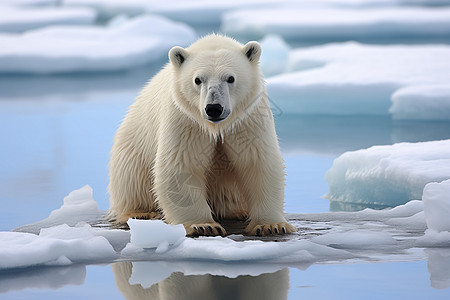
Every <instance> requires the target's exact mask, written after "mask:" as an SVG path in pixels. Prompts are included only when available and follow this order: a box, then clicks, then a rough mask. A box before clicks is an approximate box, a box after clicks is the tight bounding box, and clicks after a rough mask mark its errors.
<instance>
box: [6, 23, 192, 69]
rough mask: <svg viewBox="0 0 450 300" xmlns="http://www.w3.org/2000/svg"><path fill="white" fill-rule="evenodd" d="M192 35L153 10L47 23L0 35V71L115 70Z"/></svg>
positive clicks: (159, 54) (189, 39)
mask: <svg viewBox="0 0 450 300" xmlns="http://www.w3.org/2000/svg"><path fill="white" fill-rule="evenodd" d="M195 38H196V35H195V32H194V31H193V30H192V29H191V28H190V27H188V26H187V25H184V24H180V23H174V22H172V21H170V20H168V19H165V18H163V17H158V16H152V15H144V16H139V17H136V18H134V19H131V20H129V21H123V22H120V21H119V22H117V20H116V21H114V22H112V25H111V26H108V27H106V28H105V27H98V26H70V27H67V26H50V27H46V28H43V29H37V30H33V31H28V32H26V33H24V34H0V44H8V47H3V48H0V73H34V74H50V73H67V72H89V71H119V70H125V69H130V68H133V67H137V66H141V65H145V64H148V63H149V62H151V61H154V60H157V59H160V58H161V57H164V56H166V55H167V52H168V50H169V49H170V48H171V47H173V46H175V45H180V46H186V45H188V44H189V43H191V42H192V41H193V40H194V39H195Z"/></svg>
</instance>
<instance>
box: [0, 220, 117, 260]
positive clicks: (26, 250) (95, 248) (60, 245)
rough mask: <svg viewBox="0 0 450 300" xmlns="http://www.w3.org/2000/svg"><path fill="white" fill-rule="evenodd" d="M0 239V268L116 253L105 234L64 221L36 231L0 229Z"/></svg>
mask: <svg viewBox="0 0 450 300" xmlns="http://www.w3.org/2000/svg"><path fill="white" fill-rule="evenodd" d="M61 230H62V231H61ZM0 241H1V244H2V247H1V248H0V269H9V268H23V267H30V266H37V265H68V264H72V263H80V262H85V263H87V262H97V261H98V262H101V261H110V260H111V259H114V258H116V257H117V254H116V252H115V251H114V249H113V247H112V246H111V244H110V243H109V242H108V240H107V239H106V238H104V237H101V236H96V235H93V234H92V233H91V232H90V231H86V230H84V228H81V232H80V230H79V229H78V228H74V227H69V226H68V225H60V226H55V227H51V228H48V229H43V230H42V231H41V233H40V234H39V235H35V234H33V233H24V232H0Z"/></svg>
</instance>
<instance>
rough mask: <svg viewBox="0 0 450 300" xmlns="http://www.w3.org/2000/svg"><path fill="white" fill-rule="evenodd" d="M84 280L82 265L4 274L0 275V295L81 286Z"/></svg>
mask: <svg viewBox="0 0 450 300" xmlns="http://www.w3.org/2000/svg"><path fill="white" fill-rule="evenodd" d="M85 278H86V266H84V265H74V266H68V267H54V268H47V267H43V268H29V269H24V270H17V271H13V272H5V273H0V294H2V293H8V292H12V291H20V290H23V289H29V288H39V289H52V290H56V289H59V288H62V287H64V286H66V285H82V284H83V283H84V280H85ZM0 298H1V296H0Z"/></svg>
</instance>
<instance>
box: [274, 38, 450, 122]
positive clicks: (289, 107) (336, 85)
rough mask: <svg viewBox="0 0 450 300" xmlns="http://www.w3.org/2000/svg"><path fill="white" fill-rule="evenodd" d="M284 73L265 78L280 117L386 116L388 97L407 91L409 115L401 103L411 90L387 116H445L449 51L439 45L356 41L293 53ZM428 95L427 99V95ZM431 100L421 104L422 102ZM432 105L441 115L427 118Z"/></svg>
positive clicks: (438, 117) (440, 117)
mask: <svg viewBox="0 0 450 300" xmlns="http://www.w3.org/2000/svg"><path fill="white" fill-rule="evenodd" d="M286 68H287V70H288V71H289V73H285V74H281V75H277V76H274V77H271V78H268V79H267V83H268V93H269V96H270V97H271V99H272V100H273V101H275V102H276V103H277V105H278V106H279V107H280V108H281V110H282V111H283V112H286V113H292V114H331V115H355V114H369V115H388V114H389V108H390V106H391V97H392V95H393V94H394V93H395V92H396V91H397V90H399V89H400V88H406V87H411V88H414V89H413V90H412V91H413V93H414V95H419V96H416V98H420V102H419V103H417V104H416V105H415V107H417V106H420V107H421V108H420V109H415V111H414V112H415V113H416V114H415V115H414V116H412V114H411V113H408V111H409V110H411V109H412V108H410V107H409V105H408V104H407V103H406V102H405V103H401V102H404V101H409V103H411V101H414V99H412V100H411V96H409V95H411V90H410V89H408V90H406V91H404V92H402V91H401V90H400V91H399V93H400V98H402V96H401V95H405V93H406V94H407V95H408V96H406V97H407V98H408V100H405V99H404V96H403V98H402V99H401V100H398V99H397V98H395V100H394V106H393V108H392V109H391V113H392V114H394V117H395V116H401V118H414V119H435V118H436V119H442V118H444V117H445V116H448V113H449V112H448V105H447V104H446V103H447V102H448V101H447V100H448V98H447V99H445V100H443V98H445V97H446V95H447V96H448V89H447V88H445V87H441V88H439V89H436V91H434V90H433V91H430V89H432V88H431V87H429V88H420V89H419V90H418V89H416V88H415V87H416V86H424V85H427V86H430V85H433V86H434V85H440V86H448V84H449V79H448V78H449V77H448V74H450V47H449V46H445V45H421V46H412V45H411V46H401V45H397V46H378V45H363V44H359V43H356V42H347V43H336V44H328V45H323V46H315V47H310V48H302V49H295V50H293V51H292V52H291V53H290V57H289V60H288V62H287V66H286ZM408 91H409V92H408ZM427 95H431V96H427ZM430 97H431V98H432V99H430V100H431V101H426V100H425V98H430ZM434 101H437V102H439V103H441V104H444V105H443V106H441V109H442V112H441V113H439V114H436V115H433V114H432V113H431V112H432V111H434V107H436V103H435V102H434Z"/></svg>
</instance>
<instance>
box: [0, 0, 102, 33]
mask: <svg viewBox="0 0 450 300" xmlns="http://www.w3.org/2000/svg"><path fill="white" fill-rule="evenodd" d="M96 18H97V13H96V11H95V10H93V9H90V8H82V7H80V8H61V7H52V8H18V7H13V6H4V5H0V31H3V32H22V31H26V30H30V29H35V28H39V27H45V26H49V25H88V24H93V23H94V21H95V19H96Z"/></svg>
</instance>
